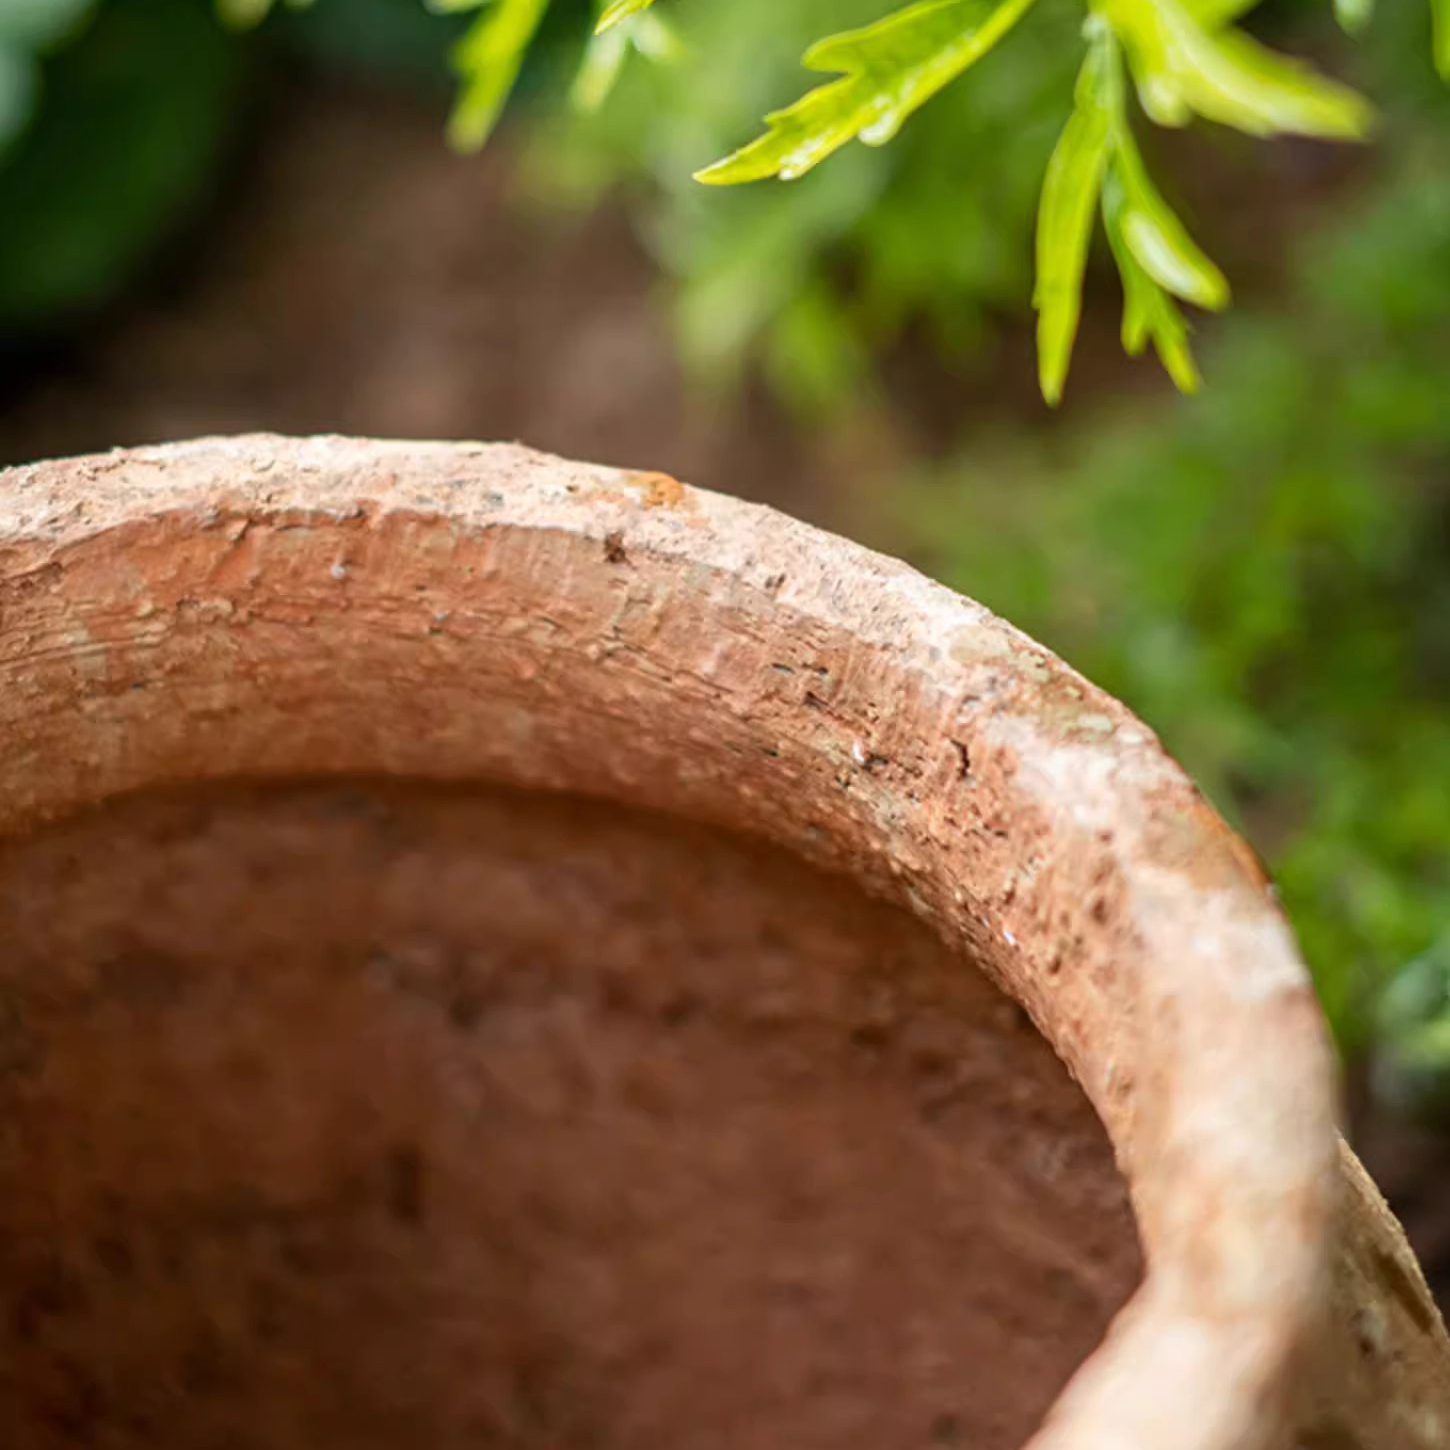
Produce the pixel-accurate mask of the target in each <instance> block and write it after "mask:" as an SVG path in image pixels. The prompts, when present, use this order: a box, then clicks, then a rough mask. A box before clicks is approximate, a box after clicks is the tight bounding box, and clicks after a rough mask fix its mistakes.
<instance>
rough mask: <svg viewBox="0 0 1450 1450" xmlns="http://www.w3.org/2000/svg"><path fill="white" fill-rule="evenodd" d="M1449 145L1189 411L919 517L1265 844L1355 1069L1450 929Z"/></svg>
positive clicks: (1415, 156)
mask: <svg viewBox="0 0 1450 1450" xmlns="http://www.w3.org/2000/svg"><path fill="white" fill-rule="evenodd" d="M1447 135H1450V128H1443V127H1442V128H1440V129H1439V130H1438V131H1437V132H1436V133H1434V134H1432V135H1427V136H1423V137H1421V138H1419V140H1418V141H1417V142H1415V143H1414V144H1412V145H1407V146H1406V147H1404V148H1402V150H1401V154H1400V159H1399V164H1398V168H1397V171H1396V174H1395V175H1394V177H1393V178H1392V179H1390V180H1387V181H1386V182H1384V183H1382V184H1381V185H1380V186H1379V187H1378V189H1377V191H1376V193H1375V195H1374V196H1373V197H1372V199H1370V200H1368V201H1366V202H1365V203H1364V204H1363V205H1362V206H1359V207H1356V208H1355V209H1354V211H1353V213H1352V214H1351V215H1347V216H1344V217H1343V218H1342V219H1341V220H1339V221H1337V222H1336V223H1335V225H1334V226H1332V227H1331V228H1330V229H1329V230H1328V231H1327V233H1326V234H1324V235H1321V236H1318V237H1316V238H1314V239H1312V240H1310V241H1308V242H1307V243H1306V244H1305V245H1304V247H1303V248H1302V253H1303V254H1302V256H1301V257H1300V259H1299V261H1300V267H1299V276H1300V279H1301V280H1300V282H1299V284H1298V286H1297V289H1296V295H1295V297H1294V298H1293V299H1292V306H1291V308H1290V310H1289V311H1287V312H1278V313H1274V312H1261V313H1259V314H1257V315H1248V314H1245V315H1243V316H1240V317H1237V318H1234V319H1231V320H1230V321H1229V322H1228V323H1226V324H1225V325H1224V326H1223V328H1222V330H1221V332H1220V333H1219V334H1218V335H1217V336H1216V337H1215V338H1214V340H1213V345H1212V350H1211V361H1212V368H1213V371H1214V374H1215V377H1216V379H1217V381H1216V383H1215V385H1214V387H1213V388H1212V389H1210V390H1208V391H1207V392H1206V393H1205V394H1203V395H1202V397H1201V398H1200V399H1198V400H1195V401H1194V402H1193V403H1191V404H1188V405H1182V404H1179V405H1173V406H1168V407H1165V408H1162V409H1158V410H1152V411H1148V410H1144V411H1143V412H1141V413H1135V414H1132V415H1129V416H1126V417H1121V418H1118V419H1117V420H1115V421H1110V422H1106V423H1098V424H1093V425H1089V426H1087V427H1085V428H1082V429H1079V430H1077V431H1075V432H1074V433H1073V434H1072V435H1071V436H1070V437H1069V438H1067V439H1063V438H1062V437H1061V436H1058V437H1056V438H1054V439H1053V440H1051V441H1049V442H1044V441H1042V440H1041V439H1037V440H1029V441H1026V442H1020V441H1019V442H1017V443H1016V444H1010V443H1008V444H1003V445H1002V446H1000V447H998V448H996V449H989V448H983V447H981V446H977V447H975V448H974V449H973V450H972V453H971V456H970V459H969V460H963V461H962V462H960V463H958V464H954V465H951V466H950V467H947V468H945V469H943V470H941V471H940V472H939V473H937V474H935V475H934V476H930V477H927V478H923V479H921V480H919V481H918V482H917V484H916V486H915V487H913V488H912V489H911V490H910V491H909V494H908V496H909V498H910V513H911V517H912V521H913V527H914V529H915V532H916V536H917V537H918V539H919V541H920V548H921V551H922V552H923V553H924V554H925V555H926V556H927V558H928V560H929V563H930V566H931V568H932V569H933V572H935V573H938V574H939V575H941V576H942V577H944V578H945V579H947V580H948V581H949V582H950V583H952V584H953V585H955V586H956V587H958V588H960V589H962V590H964V591H965V592H967V593H969V594H972V595H974V596H975V597H977V598H979V599H982V600H983V601H984V602H986V603H987V604H989V605H991V606H992V607H993V608H995V609H997V610H999V611H1001V612H1002V613H1003V614H1005V615H1006V616H1007V617H1008V618H1010V619H1012V620H1013V621H1014V622H1015V623H1017V624H1019V625H1021V626H1022V627H1023V628H1024V629H1026V630H1028V631H1029V632H1030V633H1032V634H1034V635H1035V636H1037V637H1038V638H1039V639H1042V640H1043V641H1044V642H1046V643H1047V644H1049V645H1051V646H1053V647H1054V648H1056V649H1057V650H1059V651H1060V652H1061V653H1063V654H1064V655H1066V657H1067V658H1068V659H1070V660H1071V661H1072V662H1073V663H1074V664H1076V665H1077V666H1078V667H1080V668H1081V669H1082V670H1083V671H1084V673H1086V674H1087V675H1089V676H1090V677H1091V678H1092V679H1094V680H1095V681H1096V682H1097V683H1099V684H1101V685H1102V686H1103V687H1104V688H1106V689H1107V690H1109V691H1111V692H1112V693H1113V694H1115V695H1117V696H1119V697H1120V698H1122V699H1123V700H1125V701H1126V702H1127V703H1128V704H1130V705H1131V706H1133V707H1134V708H1135V709H1136V710H1138V711H1139V712H1140V713H1141V714H1142V715H1143V716H1144V717H1145V718H1146V719H1147V720H1148V722H1149V723H1150V724H1151V725H1153V726H1154V727H1155V728H1156V729H1157V730H1158V731H1159V732H1160V734H1161V735H1162V737H1163V739H1164V741H1165V743H1166V745H1167V746H1168V748H1169V749H1170V750H1171V751H1172V752H1173V753H1174V754H1175V755H1177V756H1178V758H1179V759H1180V760H1182V761H1183V763H1184V764H1185V765H1186V766H1187V768H1188V769H1189V771H1190V772H1191V773H1192V774H1193V775H1194V776H1195V777H1196V778H1197V779H1198V781H1199V782H1200V783H1201V784H1202V785H1203V786H1204V788H1205V790H1206V791H1207V793H1208V795H1209V796H1210V797H1211V798H1212V799H1213V800H1214V801H1215V803H1216V804H1217V805H1218V806H1219V807H1220V808H1221V809H1224V810H1225V811H1226V813H1227V814H1228V815H1229V816H1230V818H1232V819H1235V820H1236V821H1237V822H1238V823H1239V824H1241V825H1243V826H1244V827H1245V828H1246V829H1247V830H1248V832H1249V834H1250V837H1251V838H1252V839H1254V840H1255V841H1256V842H1258V843H1259V844H1260V846H1261V847H1262V849H1263V850H1264V852H1265V854H1266V856H1267V857H1268V859H1269V861H1270V864H1271V867H1272V869H1273V871H1274V874H1275V877H1276V879H1277V881H1278V883H1279V886H1280V889H1281V891H1282V893H1283V897H1284V900H1285V903H1286V905H1287V907H1288V909H1289V912H1290V914H1291V916H1292V918H1293V920H1294V922H1295V925H1296V927H1297V929H1298V932H1299V935H1300V939H1301V941H1302V943H1303V945H1304V948H1305V952H1306V954H1307V956H1308V958H1309V960H1310V962H1311V964H1312V966H1313V968H1314V971H1315V973H1316V977H1317V980H1318V984H1319V987H1320V991H1321V995H1322V997H1323V1000H1324V1002H1325V1006H1326V1008H1327V1010H1328V1012H1329V1015H1330V1017H1331V1020H1332V1021H1333V1023H1334V1025H1335V1028H1336V1029H1337V1031H1338V1033H1339V1036H1340V1039H1341V1041H1342V1042H1343V1043H1344V1044H1345V1045H1346V1046H1347V1047H1349V1048H1351V1049H1353V1048H1356V1047H1359V1046H1361V1045H1362V1044H1363V1042H1364V1040H1365V1038H1366V1035H1367V1034H1368V1032H1369V1031H1370V1029H1371V1026H1372V1011H1373V1005H1374V1001H1375V998H1376V997H1377V995H1378V993H1379V992H1380V990H1381V989H1382V988H1383V987H1384V985H1385V983H1386V982H1387V981H1389V980H1390V979H1391V978H1392V977H1393V976H1394V974H1395V973H1396V971H1397V970H1398V969H1400V968H1401V967H1402V966H1403V965H1404V964H1405V963H1406V962H1407V961H1409V960H1410V959H1412V958H1414V957H1416V956H1417V955H1418V954H1419V953H1422V952H1424V951H1425V950H1427V949H1428V947H1429V946H1430V944H1431V943H1432V942H1433V941H1434V940H1435V939H1436V938H1437V936H1439V934H1440V933H1441V932H1442V931H1443V930H1444V929H1445V926H1446V923H1447V922H1450V708H1447V702H1450V407H1447V406H1446V399H1447V398H1450V170H1447V168H1446V167H1445V165H1444V161H1443V157H1444V154H1445V153H1444V141H1445V138H1446V136H1447ZM1417 1030H1418V1029H1417ZM1446 1030H1447V1031H1450V1028H1447V1029H1446ZM1445 1066H1446V1067H1450V1053H1447V1054H1446V1062H1445Z"/></svg>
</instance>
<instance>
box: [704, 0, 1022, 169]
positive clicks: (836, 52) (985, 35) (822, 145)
mask: <svg viewBox="0 0 1450 1450" xmlns="http://www.w3.org/2000/svg"><path fill="white" fill-rule="evenodd" d="M1031 4H1032V0H1001V3H997V4H994V3H993V0H920V3H918V4H915V5H909V6H907V7H906V9H904V10H899V11H897V12H896V13H895V14H892V15H888V16H887V17H886V18H885V19H884V20H880V21H877V22H876V24H874V25H868V26H866V27H865V28H864V29H861V30H851V31H846V32H844V33H843V34H840V35H833V36H830V37H829V38H827V39H826V40H823V41H821V42H820V43H819V44H817V45H815V46H812V47H811V49H810V50H809V51H807V52H806V56H805V62H804V63H805V65H806V67H807V68H808V69H810V70H816V71H826V72H839V73H840V77H841V78H840V79H839V80H834V81H831V82H830V83H829V84H827V85H824V86H818V87H817V88H816V89H815V90H813V91H810V92H808V93H807V94H806V95H805V96H803V97H802V98H801V99H800V100H799V101H797V102H796V103H795V104H794V105H793V106H789V107H787V108H786V109H785V110H783V111H775V112H772V113H771V114H770V115H769V116H767V117H766V123H767V125H768V126H769V127H770V129H769V131H768V132H767V133H766V134H765V135H764V136H761V137H760V138H759V139H757V140H755V141H752V142H751V143H750V144H749V145H748V146H745V147H743V148H742V149H741V150H739V151H737V152H735V153H734V154H733V155H731V156H727V157H726V158H725V159H724V160H723V161H719V162H716V163H715V165H713V166H710V167H707V168H706V169H705V170H704V171H701V172H699V173H698V175H697V177H696V179H697V180H699V181H703V182H707V183H710V184H714V185H728V184H731V183H734V182H742V181H759V180H761V179H762V178H764V177H767V176H779V177H781V178H783V179H785V180H792V179H794V178H795V177H798V176H803V175H805V173H806V172H807V171H809V170H810V169H811V168H812V167H813V166H816V165H817V164H818V163H820V162H821V161H824V160H825V158H826V157H827V156H829V155H831V153H832V152H833V151H837V150H839V149H840V147H842V146H844V145H845V144H846V143H847V142H848V141H852V140H856V139H858V138H859V139H860V140H861V141H864V142H865V143H866V144H867V145H870V146H880V145H883V144H884V143H885V142H887V141H889V140H890V139H891V138H892V137H893V136H894V135H895V134H896V133H897V131H899V130H900V129H901V126H902V123H903V122H904V121H905V120H906V118H907V117H908V116H910V115H911V113H912V112H913V111H915V110H917V109H918V108H919V107H920V106H922V105H924V104H925V103H926V102H927V101H929V100H930V99H931V98H932V96H934V95H936V93H937V92H938V91H939V90H941V88H942V87H943V86H945V85H946V84H947V83H948V82H949V81H952V80H955V79H956V77H957V76H959V75H961V73H962V72H963V71H964V70H966V69H967V67H968V66H970V65H972V64H973V63H974V62H975V61H977V60H980V59H981V57H982V56H984V55H986V53H987V52H988V51H989V50H991V49H992V47H993V46H994V45H996V43H997V42H998V41H999V40H1000V39H1001V38H1002V37H1003V36H1004V35H1005V34H1006V33H1007V32H1008V31H1009V30H1010V29H1011V28H1012V26H1013V25H1015V24H1016V22H1017V21H1018V20H1019V19H1020V18H1021V17H1022V15H1023V14H1024V13H1025V12H1026V11H1027V10H1028V8H1029V7H1030V6H1031Z"/></svg>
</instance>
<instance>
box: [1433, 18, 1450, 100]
mask: <svg viewBox="0 0 1450 1450" xmlns="http://www.w3.org/2000/svg"><path fill="white" fill-rule="evenodd" d="M1430 15H1431V18H1432V19H1433V20H1434V22H1435V39H1434V50H1435V69H1436V70H1437V71H1439V72H1440V74H1441V76H1442V77H1443V78H1444V79H1445V80H1447V81H1450V0H1430Z"/></svg>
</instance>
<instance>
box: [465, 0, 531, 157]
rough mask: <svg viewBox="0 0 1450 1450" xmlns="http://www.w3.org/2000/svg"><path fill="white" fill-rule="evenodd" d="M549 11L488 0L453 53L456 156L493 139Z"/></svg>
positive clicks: (526, 2)
mask: <svg viewBox="0 0 1450 1450" xmlns="http://www.w3.org/2000/svg"><path fill="white" fill-rule="evenodd" d="M548 8H549V0H493V3H492V4H491V5H490V6H489V8H488V9H487V10H486V11H485V12H484V13H483V14H482V15H480V16H479V18H478V19H477V20H475V21H474V22H473V24H472V25H471V26H470V27H469V28H468V30H467V31H466V32H465V34H464V36H463V38H462V40H460V41H459V42H458V44H457V46H456V47H455V48H454V52H453V68H454V70H455V71H456V72H457V73H458V75H459V77H460V78H461V79H462V82H463V85H462V92H461V94H460V96H459V98H458V102H457V104H456V105H455V106H454V109H453V115H452V116H451V117H450V119H449V123H448V139H449V142H450V143H451V144H452V145H453V146H454V147H455V148H456V149H457V150H459V151H477V150H478V149H479V148H480V147H482V146H483V144H484V143H485V142H486V141H487V140H488V138H489V136H490V135H491V134H492V132H493V128H494V126H495V125H497V124H498V118H499V116H500V115H501V114H502V112H503V108H504V103H505V102H506V101H507V100H508V97H509V92H510V91H512V90H513V86H514V82H515V81H516V80H517V79H518V74H519V69H520V67H521V66H522V65H523V60H524V52H525V51H526V50H527V49H528V46H529V42H530V41H531V40H532V39H533V38H534V33H535V31H537V30H538V28H539V23H540V21H542V20H543V18H544V12H545V11H546V10H547V9H548Z"/></svg>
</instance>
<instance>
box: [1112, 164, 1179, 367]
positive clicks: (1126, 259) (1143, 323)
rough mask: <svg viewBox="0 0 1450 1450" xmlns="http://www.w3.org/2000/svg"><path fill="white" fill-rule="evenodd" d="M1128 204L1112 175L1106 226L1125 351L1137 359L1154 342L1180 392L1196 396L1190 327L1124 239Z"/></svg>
mask: <svg viewBox="0 0 1450 1450" xmlns="http://www.w3.org/2000/svg"><path fill="white" fill-rule="evenodd" d="M1125 208H1126V199H1125V196H1124V188H1123V185H1122V181H1121V178H1120V177H1119V176H1118V175H1117V174H1116V173H1110V174H1109V175H1108V177H1107V179H1106V181H1105V182H1104V184H1103V225H1104V227H1105V229H1106V230H1107V234H1108V245H1109V246H1110V247H1111V248H1112V251H1113V259H1114V261H1116V262H1117V264H1118V275H1119V276H1120V277H1121V278H1122V279H1123V349H1124V351H1126V352H1127V353H1128V355H1129V356H1130V357H1137V356H1138V355H1139V354H1140V353H1141V352H1142V351H1143V348H1144V346H1145V345H1146V344H1147V342H1148V339H1149V338H1152V340H1153V347H1154V349H1155V351H1156V352H1157V354H1158V357H1159V359H1160V360H1161V361H1162V363H1163V366H1164V368H1165V369H1167V372H1168V376H1169V377H1171V378H1172V379H1173V382H1174V384H1175V385H1176V386H1177V388H1178V391H1179V392H1181V393H1196V392H1197V391H1198V386H1199V377H1198V369H1197V367H1195V366H1194V362H1193V355H1192V353H1191V352H1189V350H1188V324H1187V322H1185V321H1184V318H1183V314H1182V313H1181V312H1179V310H1178V309H1177V307H1175V306H1174V305H1173V299H1172V298H1171V297H1170V296H1169V295H1168V294H1167V292H1165V291H1164V290H1163V288H1162V287H1160V286H1159V285H1158V283H1157V282H1156V281H1155V280H1154V279H1153V277H1152V276H1150V275H1149V273H1148V272H1147V271H1145V270H1144V268H1143V267H1142V266H1141V265H1140V264H1139V262H1138V259H1137V258H1136V257H1135V256H1134V255H1133V251H1132V248H1131V247H1130V246H1129V245H1128V242H1127V240H1126V238H1125V237H1124V235H1123V225H1122V223H1123V215H1124V210H1125Z"/></svg>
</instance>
